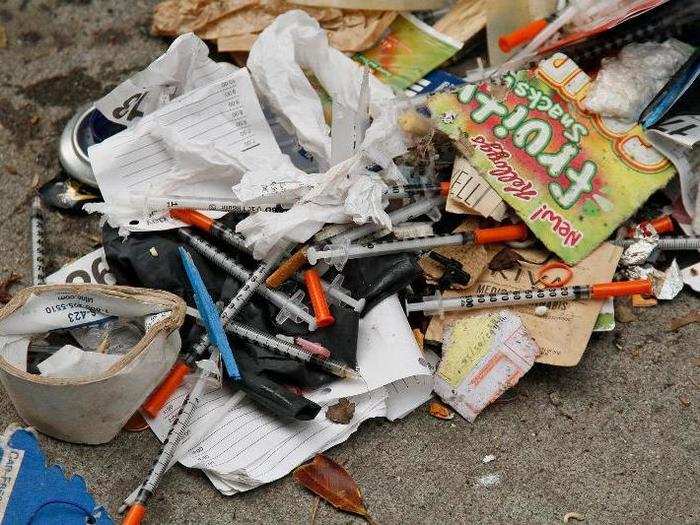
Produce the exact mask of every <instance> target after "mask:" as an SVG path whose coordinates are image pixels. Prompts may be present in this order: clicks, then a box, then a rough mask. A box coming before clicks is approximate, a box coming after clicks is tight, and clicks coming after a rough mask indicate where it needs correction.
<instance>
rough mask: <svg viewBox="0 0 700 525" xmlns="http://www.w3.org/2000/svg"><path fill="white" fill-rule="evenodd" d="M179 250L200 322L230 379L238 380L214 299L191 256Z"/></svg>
mask: <svg viewBox="0 0 700 525" xmlns="http://www.w3.org/2000/svg"><path fill="white" fill-rule="evenodd" d="M179 250H180V258H181V259H182V264H183V266H184V267H185V272H186V273H187V279H189V281H190V284H191V285H192V290H193V291H194V300H195V302H196V303H197V310H199V315H201V316H202V322H204V326H205V328H206V329H207V333H208V334H209V339H210V340H211V342H212V343H213V344H215V345H216V346H217V347H218V348H219V353H220V354H221V359H222V361H223V362H224V366H225V367H226V372H227V373H228V375H229V376H230V377H231V378H232V379H235V380H238V379H240V378H241V373H240V371H239V370H238V365H237V364H236V360H235V359H234V358H233V351H232V350H231V346H230V345H229V342H228V337H226V333H225V332H224V327H223V326H221V319H220V318H219V311H218V310H217V309H216V306H215V305H214V301H212V300H211V296H210V295H209V292H208V291H207V287H206V286H205V285H204V281H203V280H202V276H201V275H200V274H199V270H197V266H196V265H195V264H194V261H193V260H192V256H191V255H190V254H189V252H188V251H187V250H186V249H185V248H183V247H182V246H180V247H179Z"/></svg>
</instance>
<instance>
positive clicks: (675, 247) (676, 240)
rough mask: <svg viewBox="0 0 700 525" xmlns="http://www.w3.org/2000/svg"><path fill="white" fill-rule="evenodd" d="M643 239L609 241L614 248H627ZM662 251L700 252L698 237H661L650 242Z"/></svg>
mask: <svg viewBox="0 0 700 525" xmlns="http://www.w3.org/2000/svg"><path fill="white" fill-rule="evenodd" d="M640 240H644V239H616V240H614V241H611V243H612V244H614V245H616V246H622V247H623V248H627V247H629V246H632V245H633V244H635V243H637V242H639V241H640ZM650 242H653V243H654V244H656V247H657V248H658V249H659V250H662V251H684V250H700V237H662V238H660V239H658V240H657V241H650Z"/></svg>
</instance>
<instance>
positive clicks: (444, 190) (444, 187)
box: [440, 180, 450, 197]
mask: <svg viewBox="0 0 700 525" xmlns="http://www.w3.org/2000/svg"><path fill="white" fill-rule="evenodd" d="M448 193H450V181H449V180H446V181H443V182H441V183H440V195H442V196H443V197H447V194H448Z"/></svg>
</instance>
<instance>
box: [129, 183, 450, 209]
mask: <svg viewBox="0 0 700 525" xmlns="http://www.w3.org/2000/svg"><path fill="white" fill-rule="evenodd" d="M449 189H450V185H449V182H444V183H440V184H405V185H398V186H389V187H388V188H387V189H386V190H384V195H386V196H387V197H388V198H390V199H400V198H407V197H413V196H416V195H433V194H440V195H447V193H448V192H449ZM129 204H130V205H132V206H137V207H138V208H140V209H143V210H144V211H145V212H146V213H151V212H154V211H161V210H173V209H184V208H189V209H193V210H208V211H227V212H239V213H254V212H258V211H267V212H276V211H283V209H284V208H285V206H284V205H283V204H281V203H274V204H269V203H265V204H245V203H243V202H241V201H240V200H238V199H236V198H234V197H231V198H226V197H196V196H193V195H148V194H141V193H131V194H130V195H129ZM286 207H289V205H287V206H286Z"/></svg>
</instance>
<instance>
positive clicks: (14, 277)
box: [0, 272, 22, 304]
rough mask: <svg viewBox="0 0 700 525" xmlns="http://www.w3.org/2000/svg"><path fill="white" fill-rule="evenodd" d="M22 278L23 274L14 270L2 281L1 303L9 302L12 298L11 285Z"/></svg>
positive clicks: (0, 288) (0, 286)
mask: <svg viewBox="0 0 700 525" xmlns="http://www.w3.org/2000/svg"><path fill="white" fill-rule="evenodd" d="M21 280H22V276H21V275H20V274H18V273H15V272H12V273H11V274H10V275H9V276H8V277H6V278H5V279H3V280H2V281H0V304H5V303H9V302H10V301H11V300H12V294H11V293H10V290H9V289H10V287H11V286H12V285H13V284H15V283H18V282H20V281H21Z"/></svg>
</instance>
